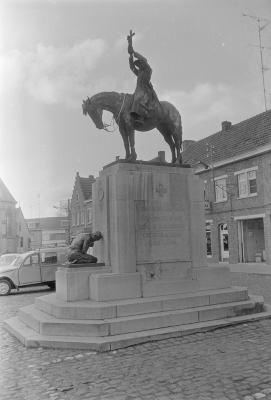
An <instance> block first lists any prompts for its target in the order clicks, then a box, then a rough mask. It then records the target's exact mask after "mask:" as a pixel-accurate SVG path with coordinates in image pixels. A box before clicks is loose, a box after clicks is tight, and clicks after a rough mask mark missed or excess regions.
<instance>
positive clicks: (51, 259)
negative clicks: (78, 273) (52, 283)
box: [41, 252, 57, 265]
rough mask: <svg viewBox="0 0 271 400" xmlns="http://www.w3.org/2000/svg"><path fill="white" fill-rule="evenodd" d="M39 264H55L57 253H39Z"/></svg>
mask: <svg viewBox="0 0 271 400" xmlns="http://www.w3.org/2000/svg"><path fill="white" fill-rule="evenodd" d="M41 263H42V265H45V264H56V263H57V253H55V252H46V253H41Z"/></svg>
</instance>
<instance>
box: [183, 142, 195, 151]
mask: <svg viewBox="0 0 271 400" xmlns="http://www.w3.org/2000/svg"><path fill="white" fill-rule="evenodd" d="M194 143H196V140H184V141H183V151H185V150H187V149H188V147H190V146H191V144H194Z"/></svg>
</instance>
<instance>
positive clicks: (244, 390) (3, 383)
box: [0, 274, 271, 400]
mask: <svg viewBox="0 0 271 400" xmlns="http://www.w3.org/2000/svg"><path fill="white" fill-rule="evenodd" d="M233 275H234V276H233V281H234V284H235V285H236V284H237V285H239V286H247V284H249V285H248V286H249V291H250V293H251V294H261V295H263V296H264V297H265V299H266V301H267V302H269V303H270V304H271V290H270V287H271V277H268V279H267V281H266V277H264V276H262V277H259V276H257V275H256V276H254V277H252V276H250V277H247V276H242V274H239V275H236V274H233ZM42 294H48V291H47V290H45V291H43V292H42V291H41V292H39V293H38V292H37V291H35V292H31V291H28V292H27V293H25V294H19V295H18V294H14V295H11V296H7V297H3V296H2V297H0V342H1V347H0V360H1V361H0V387H1V400H36V399H39V400H54V399H55V400H106V399H110V400H156V399H158V400H222V399H223V400H256V397H255V394H262V395H264V396H265V397H263V399H264V400H265V399H266V400H271V335H270V332H271V320H263V321H258V322H253V323H245V324H241V325H236V326H232V327H229V328H226V329H225V328H224V329H219V330H217V331H213V332H206V333H197V334H195V335H191V336H188V337H183V338H182V337H179V338H176V339H174V338H172V339H169V340H162V341H160V342H154V343H147V344H144V345H138V346H134V347H130V348H127V349H121V350H117V351H113V352H110V353H96V352H92V351H80V352H79V351H78V350H68V349H65V350H61V349H42V348H37V349H26V348H25V347H23V346H22V345H21V344H20V343H19V342H18V341H17V340H16V339H15V338H13V337H12V336H10V335H9V334H8V333H7V332H6V331H5V330H4V329H2V327H1V323H2V321H4V320H5V319H7V318H10V317H11V316H15V315H16V314H17V311H18V309H19V308H20V307H22V306H24V305H28V304H32V303H33V302H34V299H35V297H37V296H41V295H42ZM2 388H3V389H2ZM63 389H64V390H63ZM65 389H66V390H65Z"/></svg>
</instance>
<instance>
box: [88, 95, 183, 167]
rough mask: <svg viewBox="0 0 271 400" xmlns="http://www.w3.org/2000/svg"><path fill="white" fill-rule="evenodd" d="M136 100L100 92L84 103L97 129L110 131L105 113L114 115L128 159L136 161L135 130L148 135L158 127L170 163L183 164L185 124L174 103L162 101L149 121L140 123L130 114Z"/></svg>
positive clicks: (147, 119)
mask: <svg viewBox="0 0 271 400" xmlns="http://www.w3.org/2000/svg"><path fill="white" fill-rule="evenodd" d="M133 97H134V96H133V95H132V94H128V93H117V92H101V93H97V94H95V95H94V96H92V97H91V98H89V97H88V98H87V99H86V100H83V104H82V108H83V114H84V115H87V114H88V115H89V116H90V118H91V119H92V121H93V122H94V124H95V125H96V128H98V129H107V126H106V125H105V124H104V123H103V119H102V115H103V110H107V111H109V112H111V113H112V114H113V118H114V120H115V121H116V123H117V125H118V127H119V132H120V134H121V136H122V139H123V143H124V147H125V152H126V156H125V159H126V160H129V161H135V160H136V159H137V154H136V151H135V130H136V131H140V132H147V131H150V130H152V129H154V128H156V129H158V131H159V132H160V133H161V134H162V135H163V137H164V139H165V141H166V142H167V144H168V145H169V147H170V150H171V154H172V159H171V162H172V163H176V164H181V163H182V159H181V146H182V121H181V116H180V114H179V112H178V110H177V109H176V108H175V107H174V106H173V105H172V104H171V103H169V102H167V101H160V102H159V104H158V106H157V107H156V109H155V110H154V112H153V113H152V114H151V116H150V117H149V118H144V119H143V120H141V121H138V120H136V119H134V118H133V117H132V115H131V109H132V104H133Z"/></svg>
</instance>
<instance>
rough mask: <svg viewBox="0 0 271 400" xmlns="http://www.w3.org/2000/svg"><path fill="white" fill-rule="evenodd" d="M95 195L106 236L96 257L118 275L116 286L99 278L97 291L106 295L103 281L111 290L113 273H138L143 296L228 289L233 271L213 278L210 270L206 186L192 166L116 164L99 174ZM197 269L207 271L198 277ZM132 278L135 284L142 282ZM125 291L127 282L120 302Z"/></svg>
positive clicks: (98, 221)
mask: <svg viewBox="0 0 271 400" xmlns="http://www.w3.org/2000/svg"><path fill="white" fill-rule="evenodd" d="M93 197H94V198H93V204H94V213H93V214H94V230H99V231H101V232H102V233H103V235H104V240H103V241H100V242H97V243H96V244H95V248H94V251H95V255H96V257H98V259H99V260H100V261H102V262H104V263H105V265H108V266H110V267H111V268H112V272H113V274H112V276H111V279H112V282H111V283H109V281H110V276H105V277H104V278H103V276H99V277H98V276H95V277H94V278H93V280H92V293H98V291H101V287H102V286H103V283H102V282H103V279H104V285H106V286H111V284H112V285H115V283H114V282H116V278H115V277H114V274H131V273H132V274H133V276H135V275H134V274H135V273H136V272H138V273H140V274H141V277H142V280H141V296H142V297H148V296H155V295H161V294H162V295H166V294H173V293H182V292H183V293H186V292H191V291H197V290H199V288H201V290H202V289H204V286H205V284H206V288H207V286H208V288H209V287H210V286H212V285H213V288H225V287H228V286H229V270H228V269H227V270H224V271H223V273H222V274H220V273H214V274H213V272H214V271H213V269H212V272H211V274H210V270H209V269H208V267H207V261H206V249H205V231H204V229H205V221H204V199H203V187H202V182H201V181H200V179H199V178H198V177H197V176H195V175H194V174H193V173H192V170H191V168H184V167H182V166H175V165H171V164H163V165H161V164H160V165H159V164H158V165H155V164H152V163H144V162H138V163H127V162H122V161H117V162H115V163H113V164H111V165H108V166H106V167H105V168H104V169H103V171H102V172H101V173H100V175H99V177H98V178H97V179H96V182H95V184H94V185H93ZM194 268H197V270H198V269H200V268H202V273H201V274H199V273H197V274H195V273H193V270H194ZM221 272H222V271H221ZM204 274H206V277H207V276H208V278H206V279H205V278H204V277H203V275H204ZM225 274H226V275H227V278H226V279H225ZM210 275H211V276H212V278H211V279H210ZM199 277H200V279H199ZM132 279H135V282H134V286H136V285H137V283H136V281H137V280H138V278H132V276H131V277H130V279H129V281H131V280H132ZM199 280H201V283H199ZM98 281H99V287H100V289H99V290H98V288H97V290H96V289H95V288H94V286H95V285H97V284H98ZM94 282H95V283H94ZM204 282H205V283H204ZM112 287H113V286H112ZM121 287H123V288H125V284H123V285H122V284H120V285H119V287H118V296H120V297H118V298H122V297H121V290H122V289H121ZM124 290H125V289H124ZM136 291H137V292H138V290H136ZM112 293H113V292H112ZM131 297H132V296H131ZM91 298H92V299H94V297H92V295H91ZM124 298H126V297H124ZM95 299H97V297H96V295H95ZM110 300H114V297H113V296H112V297H111V298H110Z"/></svg>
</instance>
